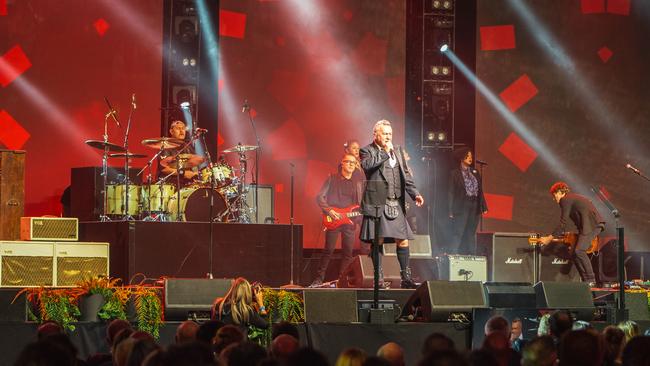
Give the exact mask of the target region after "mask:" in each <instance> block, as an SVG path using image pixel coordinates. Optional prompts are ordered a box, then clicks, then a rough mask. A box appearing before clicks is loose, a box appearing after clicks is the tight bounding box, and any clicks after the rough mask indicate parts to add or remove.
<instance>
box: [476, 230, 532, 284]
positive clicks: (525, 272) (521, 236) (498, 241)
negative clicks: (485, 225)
mask: <svg viewBox="0 0 650 366" xmlns="http://www.w3.org/2000/svg"><path fill="white" fill-rule="evenodd" d="M529 236H530V234H528V233H477V234H476V254H477V255H482V256H485V257H487V258H488V281H491V282H528V283H533V268H534V266H533V259H534V257H533V256H534V251H533V250H532V249H533V248H532V247H531V246H530V245H529V244H528V237H529Z"/></svg>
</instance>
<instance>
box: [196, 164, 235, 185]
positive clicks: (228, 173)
mask: <svg viewBox="0 0 650 366" xmlns="http://www.w3.org/2000/svg"><path fill="white" fill-rule="evenodd" d="M232 177H233V170H232V167H231V166H230V165H228V164H215V165H213V166H212V168H210V167H206V168H203V169H201V183H203V184H205V185H209V184H210V179H214V186H215V187H223V186H226V185H228V184H230V182H231V181H232Z"/></svg>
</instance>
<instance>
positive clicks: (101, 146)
mask: <svg viewBox="0 0 650 366" xmlns="http://www.w3.org/2000/svg"><path fill="white" fill-rule="evenodd" d="M85 143H86V145H88V146H90V147H94V148H95V149H98V150H104V147H106V148H108V151H114V152H124V151H126V149H125V148H123V147H122V146H120V145H115V144H113V143H111V142H104V141H101V140H86V142H85Z"/></svg>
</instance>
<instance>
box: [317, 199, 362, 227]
mask: <svg viewBox="0 0 650 366" xmlns="http://www.w3.org/2000/svg"><path fill="white" fill-rule="evenodd" d="M332 210H333V211H334V212H336V213H337V214H339V216H341V218H340V219H338V220H336V219H334V218H333V217H332V216H330V215H328V214H323V226H324V227H325V229H327V230H334V229H336V228H337V227H339V226H341V225H354V223H353V222H352V220H351V218H353V217H357V216H361V215H362V213H361V212H359V205H352V206H348V207H346V208H337V207H332Z"/></svg>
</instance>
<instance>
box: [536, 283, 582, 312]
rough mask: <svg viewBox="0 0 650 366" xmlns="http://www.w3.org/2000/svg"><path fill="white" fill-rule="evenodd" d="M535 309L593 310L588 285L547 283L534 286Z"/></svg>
mask: <svg viewBox="0 0 650 366" xmlns="http://www.w3.org/2000/svg"><path fill="white" fill-rule="evenodd" d="M535 297H536V298H537V307H539V308H549V309H571V308H593V307H594V300H593V296H592V294H591V288H589V284H587V283H584V282H549V281H540V282H537V283H536V284H535Z"/></svg>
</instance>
